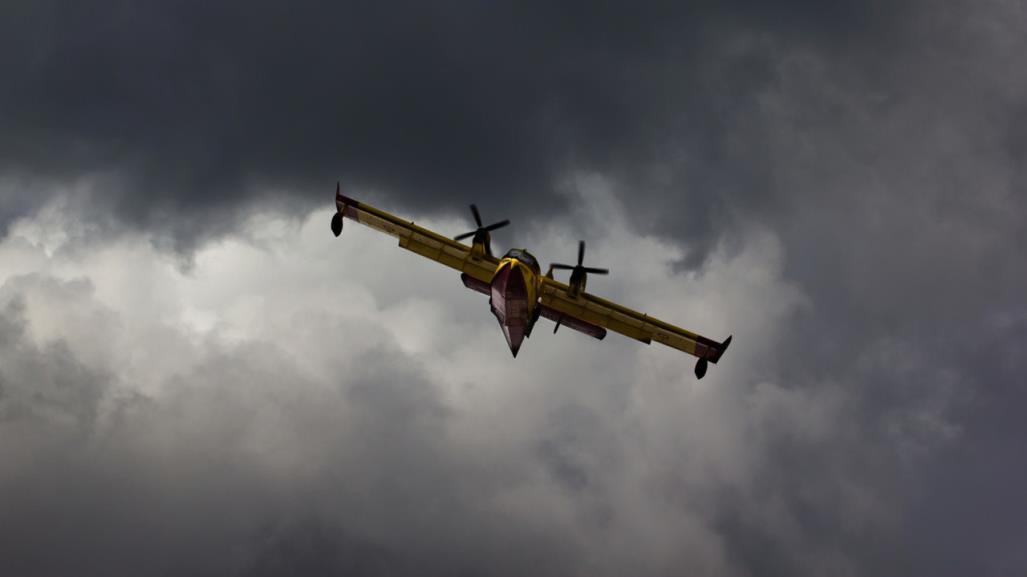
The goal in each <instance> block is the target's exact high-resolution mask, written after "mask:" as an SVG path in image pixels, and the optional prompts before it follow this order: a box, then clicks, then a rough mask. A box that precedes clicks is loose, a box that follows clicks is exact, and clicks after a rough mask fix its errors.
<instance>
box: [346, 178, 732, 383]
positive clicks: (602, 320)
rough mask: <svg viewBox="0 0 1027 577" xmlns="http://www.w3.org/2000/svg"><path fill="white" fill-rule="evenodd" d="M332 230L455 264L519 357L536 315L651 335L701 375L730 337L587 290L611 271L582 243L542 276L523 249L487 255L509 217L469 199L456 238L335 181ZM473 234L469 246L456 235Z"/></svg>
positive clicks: (589, 329)
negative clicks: (470, 226)
mask: <svg viewBox="0 0 1027 577" xmlns="http://www.w3.org/2000/svg"><path fill="white" fill-rule="evenodd" d="M335 208H336V212H335V214H334V215H333V216H332V234H334V235H335V236H339V235H340V234H342V221H343V219H344V218H348V219H350V220H354V221H356V222H359V223H361V224H363V225H366V226H368V227H370V228H373V229H375V230H377V231H380V232H384V233H386V234H388V235H391V236H394V237H396V238H398V239H399V245H400V246H401V247H403V248H405V249H407V250H410V251H412V252H415V253H417V254H419V255H421V256H424V257H427V258H429V259H431V260H434V261H436V262H439V263H442V264H444V265H446V266H449V267H451V268H454V269H456V270H457V271H459V272H460V278H461V280H462V281H463V283H464V286H466V287H467V288H469V289H471V290H474V291H476V292H480V293H482V294H485V295H488V296H489V307H490V309H491V310H492V314H493V315H495V317H496V320H497V321H499V326H500V328H501V329H502V330H503V336H504V337H505V338H506V342H507V345H508V346H509V347H510V352H511V353H512V354H513V356H514V357H515V358H516V357H517V353H518V351H520V348H521V345H522V344H523V342H524V339H525V338H528V337H530V336H531V331H532V328H534V326H535V323H536V322H537V321H538V319H539V317H546V318H547V319H549V320H551V321H553V322H554V323H556V326H555V328H554V329H553V332H554V333H555V332H556V330H557V329H559V328H560V327H561V326H565V327H568V328H570V329H574V330H576V331H578V332H581V333H584V334H586V335H589V336H591V337H593V338H595V339H599V340H602V339H603V338H604V337H605V336H606V332H607V330H611V331H614V332H617V333H620V334H622V335H625V336H627V337H631V338H633V339H635V340H638V341H641V342H643V343H646V344H650V343H652V341H656V342H658V343H662V344H664V345H667V346H669V347H672V348H675V349H678V350H681V351H684V352H686V353H688V354H690V355H693V356H695V357H698V360H697V361H696V364H695V376H696V378H699V379H701V378H703V377H704V376H705V375H706V371H707V369H708V368H709V363H714V364H715V363H717V361H719V360H720V357H722V356H723V355H724V352H725V351H726V350H727V348H728V346H729V345H730V344H731V337H728V338H727V339H725V340H724V341H723V342H717V341H714V340H712V339H709V338H706V337H704V336H701V335H698V334H695V333H693V332H691V331H687V330H685V329H682V328H679V327H676V326H674V325H671V324H669V323H666V322H663V321H661V320H658V319H655V318H653V317H650V316H649V315H645V314H642V313H639V312H637V311H633V310H631V309H629V308H626V307H623V306H621V305H618V304H616V303H613V302H611V301H608V300H606V299H603V298H600V297H597V296H595V295H592V294H589V293H587V292H585V286H586V283H587V280H588V275H589V274H608V273H609V270H607V269H605V268H594V267H586V266H584V264H583V261H584V258H585V242H584V241H581V242H580V243H579V244H578V262H577V264H576V265H573V266H572V265H565V264H551V265H550V266H549V270H548V271H547V272H546V274H545V275H543V274H541V269H540V268H539V264H538V261H537V260H536V259H535V257H534V256H532V254H531V253H530V252H528V251H527V250H524V249H516V248H515V249H511V250H509V251H507V253H506V254H505V255H504V256H503V257H502V258H496V257H495V256H493V255H492V246H491V244H492V237H491V232H492V231H494V230H496V229H499V228H502V227H505V226H507V225H509V224H510V221H509V220H501V221H498V222H495V223H493V224H490V225H484V224H483V223H482V219H481V214H480V213H479V212H478V207H477V206H475V205H473V204H472V205H471V214H472V216H473V217H474V223H475V225H476V227H477V228H475V230H473V231H470V232H467V233H464V234H461V235H458V236H457V237H455V238H449V237H445V236H442V235H440V234H438V233H435V232H433V231H430V230H428V229H426V228H423V227H420V226H417V225H415V224H414V223H412V222H410V221H407V220H403V219H401V218H399V217H396V216H393V215H392V214H389V213H387V212H385V211H383V210H380V209H378V208H375V207H373V206H370V205H368V204H365V203H362V202H357V201H356V200H353V199H352V198H349V197H347V196H345V195H343V194H342V187H341V185H340V183H338V182H337V183H336V184H335ZM469 237H470V238H471V246H467V245H465V244H462V243H461V242H459V241H460V240H462V239H465V238H469ZM554 269H556V270H570V271H571V276H570V279H569V281H568V283H567V284H564V283H562V282H559V281H557V280H556V279H555V278H553V270H554Z"/></svg>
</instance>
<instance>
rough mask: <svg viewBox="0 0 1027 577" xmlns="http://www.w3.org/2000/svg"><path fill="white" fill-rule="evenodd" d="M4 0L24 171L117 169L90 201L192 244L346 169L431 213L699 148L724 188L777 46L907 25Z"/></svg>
mask: <svg viewBox="0 0 1027 577" xmlns="http://www.w3.org/2000/svg"><path fill="white" fill-rule="evenodd" d="M4 10H5V16H4V18H3V21H4V22H5V25H4V26H5V30H4V31H3V32H4V34H3V37H4V41H3V42H4V45H3V48H4V50H3V54H4V55H5V57H4V58H5V60H4V67H5V69H6V70H8V71H9V72H8V74H9V75H10V76H11V77H12V79H13V82H10V83H8V87H7V89H5V90H4V92H3V93H2V95H0V104H2V106H0V109H2V110H3V111H4V112H3V114H4V120H3V122H4V125H5V131H4V138H3V141H2V143H0V146H2V150H3V154H2V158H3V159H4V160H3V168H4V170H5V171H6V172H9V173H12V174H16V175H25V176H26V177H31V176H33V175H36V176H41V177H45V178H57V179H62V178H63V179H67V180H74V179H76V178H80V177H82V176H88V175H92V174H97V173H100V174H114V175H117V176H118V178H117V179H116V180H115V181H113V182H110V183H108V184H105V185H104V186H101V187H99V188H100V189H99V190H98V191H96V193H95V194H94V195H92V196H90V197H89V198H88V199H87V200H86V201H85V202H83V207H84V208H86V209H91V210H92V211H95V212H96V213H98V214H100V215H103V214H105V213H110V214H113V215H114V216H115V217H116V218H117V219H118V220H119V221H122V222H124V223H126V224H128V225H129V226H133V227H145V228H151V229H153V230H160V231H167V232H168V233H169V234H170V235H171V237H172V239H173V240H174V242H175V243H176V246H180V247H182V248H188V247H192V246H195V244H196V242H199V241H201V240H202V239H203V238H206V237H207V236H208V235H210V234H217V233H218V232H219V231H223V230H225V229H226V228H230V227H231V226H232V225H233V223H235V222H236V221H235V219H234V218H233V216H232V215H233V213H235V212H238V211H239V210H241V209H242V208H243V207H245V206H246V205H248V204H249V203H250V201H251V200H254V199H258V200H262V201H264V202H268V201H271V202H276V203H278V204H280V205H286V206H287V205H288V204H289V203H290V202H292V203H294V204H297V205H298V207H299V208H300V209H301V210H306V208H307V207H309V206H311V204H310V203H312V202H324V197H325V196H327V194H328V190H329V188H330V186H331V185H330V184H326V183H331V182H332V181H333V180H335V179H336V178H337V177H340V176H341V177H342V178H343V179H344V180H346V181H347V182H348V183H350V184H351V185H354V186H356V187H358V189H363V188H376V189H384V190H387V191H389V192H391V193H392V194H393V195H394V197H395V198H396V199H397V203H398V205H401V206H402V207H409V208H410V209H414V210H418V211H421V212H423V211H425V210H440V209H445V210H453V208H454V207H459V206H460V205H462V204H465V203H466V202H468V201H471V200H481V201H482V202H485V199H488V202H489V203H492V204H494V206H495V208H494V210H495V211H496V213H497V214H501V213H509V212H511V211H516V212H517V214H518V216H519V215H521V214H523V215H525V216H532V215H538V214H542V213H544V212H545V211H550V210H552V209H553V208H559V197H555V196H554V195H553V194H552V192H553V183H554V182H555V180H557V179H558V178H560V177H561V175H562V174H563V173H564V172H565V171H566V170H567V169H586V170H587V169H598V170H601V171H604V172H611V171H631V170H633V169H638V168H641V167H645V166H648V165H652V164H655V163H658V162H662V161H666V160H668V159H670V158H680V157H682V156H684V157H687V158H688V161H687V166H686V167H685V168H687V170H685V171H684V174H686V175H687V181H686V182H683V183H678V184H681V185H687V186H679V187H678V188H679V189H680V191H679V192H678V193H677V195H678V196H680V195H683V198H684V199H687V200H688V202H687V203H686V204H688V205H690V206H693V207H695V206H704V205H707V204H711V203H712V204H716V205H719V204H720V201H718V200H716V199H717V198H722V197H723V198H730V197H732V196H734V195H737V194H746V195H748V194H749V193H747V192H745V191H746V190H748V189H750V188H752V185H758V184H759V182H758V181H759V179H760V178H761V176H762V174H756V173H753V170H754V166H755V165H754V164H753V163H752V160H753V158H752V157H749V156H746V157H744V158H737V157H734V156H732V152H731V149H732V146H733V145H732V143H731V142H729V141H727V140H725V137H726V136H727V135H728V133H727V132H726V130H725V129H726V128H728V127H729V124H730V123H731V122H732V121H733V119H735V118H737V117H738V115H739V113H740V112H741V111H743V110H744V109H745V108H746V107H747V106H748V105H749V104H750V99H751V97H752V96H751V95H752V94H753V93H754V92H755V91H756V90H757V89H759V88H760V87H764V86H766V85H768V83H770V82H772V74H773V62H774V59H775V58H776V54H775V52H776V51H777V50H780V49H788V48H790V47H792V46H807V45H808V46H811V47H812V48H813V49H815V50H818V51H819V50H823V51H827V52H828V53H830V54H834V53H836V52H837V51H839V50H842V49H843V47H844V46H845V42H855V43H858V44H859V45H861V46H862V45H867V44H869V43H870V42H873V43H875V44H876V43H882V44H884V45H888V44H890V43H892V42H894V41H895V40H894V39H895V38H896V37H897V33H898V31H900V30H901V29H902V28H903V27H904V26H905V25H906V23H905V22H904V20H903V16H904V13H905V8H903V7H902V6H901V5H900V4H897V3H889V4H888V10H887V11H885V10H880V9H868V8H867V7H865V6H864V4H863V3H857V2H843V3H836V4H834V5H833V6H832V7H831V8H830V9H828V8H826V7H821V6H819V5H817V4H815V3H809V2H804V1H795V2H788V3H777V4H775V6H774V7H773V8H768V7H767V6H765V4H764V3H761V2H748V1H737V2H729V3H700V4H695V5H684V4H673V5H672V4H649V5H639V6H633V7H631V8H628V7H626V6H620V5H614V4H609V3H599V4H596V3H585V4H575V3H564V4H559V5H551V4H547V3H527V4H525V3H499V4H496V3H490V4H488V5H482V4H478V3H468V2H453V3H448V4H445V5H438V4H434V5H431V6H427V5H423V4H420V3H403V2H400V3H390V4H381V5H377V4H376V5H370V4H365V3H343V4H335V5H332V6H327V5H324V4H304V3H299V4H296V3H294V4H291V5H290V6H289V7H288V9H286V8H284V7H281V6H279V5H276V4H269V3H252V2H250V3H245V4H219V5H218V6H199V5H195V4H191V3H187V2H174V3H167V4H161V5H147V6H139V5H127V4H118V3H113V4H110V5H109V6H108V7H107V9H104V10H100V9H87V8H84V7H82V6H80V5H77V4H74V3H65V2H15V3H9V4H7V5H5V8H4ZM882 50H883V48H882ZM758 170H760V171H763V170H765V167H760V168H759V169H758ZM636 172H637V171H636ZM675 173H676V174H681V171H680V170H678V169H675ZM693 173H694V174H693ZM721 175H723V176H721ZM646 184H648V185H650V186H651V185H652V184H653V183H646ZM634 188H636V189H638V188H640V187H637V186H636V187H634ZM691 189H694V192H693V191H692V190H691ZM757 189H760V188H759V187H758V188H757ZM711 190H716V191H717V194H716V195H715V196H710V193H709V191H711ZM283 191H287V192H286V194H296V193H300V194H302V195H303V196H301V197H300V198H295V197H290V198H289V199H283V198H281V194H282V192H283ZM636 192H637V191H636ZM643 194H644V192H643ZM268 195H271V196H270V198H269V196H268ZM647 196H648V195H647ZM748 198H754V197H752V196H748ZM290 199H291V200H290ZM554 203H555V204H554ZM707 215H708V210H707V209H706V208H703V209H702V210H701V211H699V214H698V215H686V216H685V218H687V219H689V220H688V223H689V224H690V225H692V226H693V227H696V226H699V225H700V224H701V223H703V222H705V218H706V216H707ZM187 222H188V223H189V224H188V225H185V224H184V223H187ZM706 230H707V231H708V229H706Z"/></svg>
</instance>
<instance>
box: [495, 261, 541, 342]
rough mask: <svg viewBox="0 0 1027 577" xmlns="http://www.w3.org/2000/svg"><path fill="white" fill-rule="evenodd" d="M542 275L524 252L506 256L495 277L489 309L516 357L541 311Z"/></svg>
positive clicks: (500, 262)
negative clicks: (539, 298) (539, 302)
mask: <svg viewBox="0 0 1027 577" xmlns="http://www.w3.org/2000/svg"><path fill="white" fill-rule="evenodd" d="M540 275H541V272H540V269H539V266H538V261H537V260H535V257H534V256H532V255H531V253H529V252H528V251H526V250H523V249H511V250H510V251H509V252H507V253H506V255H505V256H503V258H502V259H501V260H500V261H499V265H498V266H497V267H496V272H495V274H494V275H492V282H491V283H490V285H489V289H490V294H489V305H490V306H491V308H492V314H494V315H496V320H498V321H499V326H500V328H502V329H503V336H505V337H506V343H507V344H508V345H509V346H510V352H511V353H513V356H515V357H516V356H517V351H518V350H520V348H521V343H522V342H524V338H525V337H527V336H528V335H530V334H531V329H532V327H533V326H535V321H537V320H538V317H539V312H540V311H541V309H540V308H539V305H538V295H539V286H540V285H541V283H542V281H541V276H540Z"/></svg>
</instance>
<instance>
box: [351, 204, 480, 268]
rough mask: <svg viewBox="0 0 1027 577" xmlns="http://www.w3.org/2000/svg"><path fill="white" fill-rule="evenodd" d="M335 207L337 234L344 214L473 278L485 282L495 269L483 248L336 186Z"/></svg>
mask: <svg viewBox="0 0 1027 577" xmlns="http://www.w3.org/2000/svg"><path fill="white" fill-rule="evenodd" d="M335 206H336V208H337V209H338V214H337V215H336V216H335V219H337V220H333V221H332V231H333V232H335V233H336V235H338V234H339V232H341V230H342V219H341V217H346V218H348V219H351V220H355V221H357V222H359V223H360V224H363V225H365V226H369V227H371V228H373V229H375V230H377V231H380V232H384V233H385V234H388V235H392V236H394V237H397V238H398V239H399V246H401V247H403V248H405V249H407V250H409V251H411V252H415V253H417V254H419V255H421V256H423V257H427V258H430V259H431V260H433V261H435V262H440V263H442V264H444V265H446V266H448V267H450V268H454V269H456V270H458V271H460V272H461V273H463V274H465V275H467V276H469V277H471V278H473V279H475V280H478V281H482V282H485V283H488V282H489V281H491V280H492V275H493V274H494V273H495V272H496V267H497V266H498V265H499V260H498V259H496V258H495V257H493V256H490V255H488V254H486V253H485V252H484V251H483V250H480V249H476V248H475V247H470V246H467V245H465V244H462V243H460V242H457V241H455V240H453V239H451V238H447V237H444V236H442V235H441V234H438V233H436V232H432V231H430V230H428V229H426V228H423V227H420V226H417V225H416V224H414V223H413V221H409V220H403V219H401V218H399V217H397V216H393V215H391V214H389V213H387V212H385V211H384V210H380V209H377V208H375V207H373V206H371V205H369V204H366V203H363V202H358V201H356V200H353V199H352V198H349V197H348V196H345V195H343V194H342V192H340V190H339V187H338V186H336V189H335Z"/></svg>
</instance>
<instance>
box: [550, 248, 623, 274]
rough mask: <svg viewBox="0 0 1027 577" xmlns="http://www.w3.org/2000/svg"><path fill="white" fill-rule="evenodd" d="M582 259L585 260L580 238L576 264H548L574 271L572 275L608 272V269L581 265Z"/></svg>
mask: <svg viewBox="0 0 1027 577" xmlns="http://www.w3.org/2000/svg"><path fill="white" fill-rule="evenodd" d="M584 260H585V241H583V240H580V241H578V264H577V265H575V266H571V265H569V264H559V263H553V264H551V265H550V266H551V267H553V268H555V269H560V270H570V271H574V272H572V273H571V275H572V276H575V275H579V274H581V273H591V274H610V271H609V269H605V268H593V267H590V266H584V265H582V264H581V263H582V261H584Z"/></svg>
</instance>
